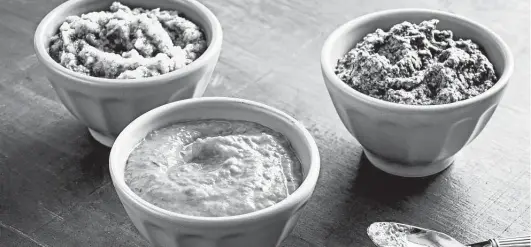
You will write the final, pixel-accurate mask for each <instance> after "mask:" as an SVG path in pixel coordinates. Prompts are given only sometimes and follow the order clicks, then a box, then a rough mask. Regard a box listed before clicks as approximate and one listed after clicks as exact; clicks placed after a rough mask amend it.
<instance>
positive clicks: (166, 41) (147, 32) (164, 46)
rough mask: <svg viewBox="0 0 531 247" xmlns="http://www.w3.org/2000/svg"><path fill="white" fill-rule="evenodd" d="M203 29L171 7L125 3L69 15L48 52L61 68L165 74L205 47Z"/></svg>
mask: <svg viewBox="0 0 531 247" xmlns="http://www.w3.org/2000/svg"><path fill="white" fill-rule="evenodd" d="M206 47H207V42H206V39H205V35H204V34H203V31H202V30H201V29H200V28H199V27H198V26H197V25H196V24H194V23H193V22H191V21H189V20H187V19H186V18H184V17H183V16H182V15H181V13H179V12H177V11H175V10H160V9H158V8H157V9H151V10H148V9H142V8H133V9H131V8H129V7H127V6H125V5H123V4H121V3H119V2H114V3H113V4H112V5H111V6H110V8H109V11H98V12H90V13H86V14H82V15H81V16H69V17H67V18H66V20H65V22H64V23H63V24H62V25H61V26H60V27H59V32H58V33H57V34H56V35H54V36H53V37H52V38H51V41H50V47H49V53H50V56H51V57H52V58H53V59H54V60H55V61H57V62H58V63H60V64H61V65H62V66H64V67H65V68H67V69H69V70H72V71H75V72H78V73H82V74H85V75H90V76H94V77H103V78H111V79H135V78H143V77H151V76H156V75H161V74H166V73H168V72H171V71H175V70H178V69H180V68H182V67H184V66H186V65H188V64H190V63H191V62H192V61H194V60H196V59H197V58H198V57H199V56H201V54H202V53H203V52H204V51H205V49H206Z"/></svg>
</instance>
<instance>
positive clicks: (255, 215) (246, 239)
mask: <svg viewBox="0 0 531 247" xmlns="http://www.w3.org/2000/svg"><path fill="white" fill-rule="evenodd" d="M200 119H226V120H245V121H252V122H256V123H259V124H262V125H264V126H266V127H269V128H271V129H273V130H275V131H278V132H280V133H282V134H283V135H284V136H286V137H287V138H288V140H289V141H290V143H291V145H292V147H293V148H294V150H295V152H296V154H297V156H298V157H299V159H300V161H301V164H302V170H303V175H304V180H303V182H302V184H301V186H300V187H299V188H298V189H297V190H296V191H295V192H294V193H293V194H291V195H289V196H288V197H287V198H286V199H284V200H282V201H280V202H279V203H277V204H274V205H273V206H271V207H268V208H265V209H261V210H258V211H255V212H252V213H247V214H242V215H237V216H228V217H197V216H188V215H183V214H179V213H174V212H170V211H167V210H165V209H162V208H159V207H157V206H155V205H153V204H150V203H149V202H147V201H145V200H143V199H142V198H140V197H139V196H138V195H136V194H135V193H134V192H133V191H132V190H131V189H130V188H129V187H128V186H127V184H126V183H125V180H124V169H125V165H126V161H127V159H128V157H129V154H130V153H131V151H132V150H133V148H134V147H135V146H136V145H137V143H138V142H139V141H141V140H142V139H143V138H144V137H145V136H146V135H147V134H148V133H149V132H151V131H153V130H156V129H159V128H161V127H165V126H168V125H170V124H172V123H176V122H180V121H187V120H200ZM109 166H110V173H111V178H112V182H113V185H114V187H115V189H116V192H117V193H118V196H119V198H120V201H121V202H122V204H123V206H124V208H125V210H126V211H127V214H128V215H129V217H130V218H131V220H132V221H133V223H134V225H135V226H136V227H137V229H138V230H139V231H140V233H141V234H142V235H143V236H144V237H145V238H146V239H148V240H149V242H150V243H151V244H152V245H153V246H164V247H201V246H204V247H249V246H253V247H273V246H278V245H279V244H280V242H281V241H282V240H283V239H284V238H286V237H287V236H288V234H289V233H290V232H291V230H292V229H293V227H294V226H295V223H296V222H297V219H298V218H299V215H300V213H301V210H302V209H303V207H304V206H305V205H306V203H307V202H308V200H309V199H310V197H311V196H312V193H313V190H314V188H315V184H316V182H317V178H318V176H319V167H320V161H319V151H318V150H317V145H316V144H315V141H314V139H313V138H312V136H311V135H310V133H309V132H308V131H307V130H306V129H305V128H304V126H303V125H302V124H301V123H299V122H297V121H296V120H295V119H293V118H292V117H290V116H289V115H287V114H285V113H283V112H281V111H279V110H276V109H274V108H271V107H269V106H266V105H263V104H260V103H256V102H252V101H248V100H242V99H236V98H223V97H207V98H196V99H187V100H182V101H178V102H173V103H169V104H167V105H164V106H160V107H158V108H155V109H153V110H151V111H149V112H147V113H145V114H144V115H142V116H140V117H139V118H138V119H136V120H134V121H133V122H132V123H131V124H129V126H127V127H126V128H125V129H124V130H123V131H122V133H121V134H120V135H119V136H118V138H117V139H116V142H115V143H114V145H113V147H112V149H111V154H110V160H109Z"/></svg>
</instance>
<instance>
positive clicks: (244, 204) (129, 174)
mask: <svg viewBox="0 0 531 247" xmlns="http://www.w3.org/2000/svg"><path fill="white" fill-rule="evenodd" d="M301 169H302V168H301V164H300V161H299V159H298V158H297V156H296V155H295V152H294V151H293V149H292V147H291V145H290V143H289V141H288V140H287V139H286V138H285V137H284V136H283V135H282V134H280V133H278V132H276V131H273V130H271V129H269V128H267V127H265V126H262V125H260V124H257V123H253V122H247V121H233V120H197V121H188V122H180V123H176V124H173V125H170V126H167V127H164V128H161V129H158V130H155V131H153V132H151V133H149V134H148V135H147V136H146V137H145V138H144V139H143V140H142V141H140V143H139V144H138V145H137V146H136V147H135V148H134V150H133V151H132V152H131V154H130V156H129V159H128V161H127V164H126V167H125V182H126V183H127V185H128V186H129V187H130V188H131V189H132V190H133V191H134V192H135V193H136V194H137V195H139V196H140V197H141V198H143V199H144V200H146V201H148V202H150V203H152V204H154V205H156V206H158V207H161V208H163V209H166V210H169V211H172V212H176V213H182V214H186V215H193V216H213V217H216V216H232V215H240V214H245V213H250V212H253V211H257V210H260V209H263V208H266V207H269V206H271V205H273V204H275V203H278V202H280V201H281V200H283V199H284V198H286V197H287V196H288V195H289V194H291V193H293V192H294V191H295V190H296V189H297V188H298V187H299V186H300V184H301V183H302V180H303V178H302V170H301Z"/></svg>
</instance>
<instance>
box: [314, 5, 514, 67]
mask: <svg viewBox="0 0 531 247" xmlns="http://www.w3.org/2000/svg"><path fill="white" fill-rule="evenodd" d="M430 19H438V20H439V21H440V22H439V24H438V25H437V29H439V30H442V29H444V30H451V31H452V32H453V33H454V39H456V38H463V39H471V40H472V41H473V42H475V43H477V44H479V45H480V46H481V47H482V48H483V49H484V51H485V52H486V55H487V57H488V58H489V60H490V61H491V62H492V64H493V65H494V68H495V70H496V73H497V76H498V77H501V75H502V73H503V72H504V71H505V69H506V67H507V61H508V60H509V59H508V56H509V54H507V53H505V52H503V51H504V50H505V48H504V47H502V44H501V43H500V40H499V39H498V38H497V37H496V36H495V35H493V33H491V32H490V31H488V30H486V29H485V28H484V27H482V26H480V25H479V24H477V23H474V22H471V21H469V20H466V19H464V18H461V17H459V16H455V15H451V14H446V13H443V12H438V11H431V10H415V9H412V10H410V9H405V10H393V11H384V12H380V13H374V14H369V15H366V16H363V17H360V18H358V19H355V20H353V21H351V22H348V23H347V24H345V25H343V26H341V27H339V28H338V29H337V30H336V32H334V33H333V34H332V35H331V41H332V43H333V44H332V45H330V47H329V48H330V49H329V50H328V54H327V56H326V57H324V58H323V61H325V62H326V64H325V66H328V67H331V69H332V70H333V69H334V68H335V66H336V63H337V60H338V59H339V58H341V57H343V56H344V55H345V54H346V53H347V52H348V51H349V50H351V49H352V48H354V46H355V45H356V43H358V42H360V41H361V40H362V39H363V37H364V36H365V35H367V34H368V33H371V32H374V31H375V30H376V29H378V28H380V29H383V30H384V31H387V30H389V29H390V28H391V27H392V26H394V25H395V24H398V23H401V22H403V21H409V22H412V23H417V24H418V23H420V22H422V21H424V20H430Z"/></svg>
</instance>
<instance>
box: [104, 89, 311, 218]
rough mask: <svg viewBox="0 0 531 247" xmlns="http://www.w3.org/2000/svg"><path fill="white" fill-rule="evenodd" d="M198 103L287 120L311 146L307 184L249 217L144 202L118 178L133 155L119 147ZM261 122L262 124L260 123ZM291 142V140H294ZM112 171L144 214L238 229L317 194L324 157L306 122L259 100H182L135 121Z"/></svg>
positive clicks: (126, 131) (113, 151)
mask: <svg viewBox="0 0 531 247" xmlns="http://www.w3.org/2000/svg"><path fill="white" fill-rule="evenodd" d="M198 103H216V104H241V105H246V107H249V109H250V110H251V111H254V110H261V111H260V112H261V113H264V114H266V115H267V117H269V118H277V119H279V121H286V122H288V123H289V124H290V127H291V128H293V130H294V131H297V132H299V134H301V137H302V139H301V141H303V142H304V143H305V144H306V145H307V146H308V147H309V153H310V160H309V162H310V165H309V169H308V173H307V174H306V177H305V178H304V180H303V182H302V183H301V185H300V186H299V188H297V190H295V192H293V193H292V194H290V195H288V196H287V197H286V198H284V199H283V200H282V201H280V202H278V203H276V204H274V205H272V206H269V207H266V208H263V209H260V210H257V211H254V212H250V213H246V214H240V215H234V216H222V217H207V216H191V215H186V214H181V213H176V212H173V211H169V210H166V209H163V208H160V207H158V206H155V205H154V204H152V203H149V202H148V201H146V200H144V199H142V198H141V197H140V196H138V195H137V194H136V193H134V192H133V191H132V190H131V188H129V186H127V184H126V183H125V179H118V177H119V176H121V177H124V175H123V174H117V173H118V171H117V170H116V169H115V168H114V166H116V164H117V163H118V158H119V157H123V156H124V155H129V154H130V151H128V152H129V153H127V154H124V153H119V150H117V148H116V147H118V146H120V145H121V144H122V143H124V142H126V141H127V140H126V139H125V138H126V136H128V135H132V133H133V132H134V131H135V130H136V129H138V128H141V127H142V126H145V125H148V124H149V123H152V122H153V121H156V120H157V119H159V118H160V117H163V116H165V115H168V114H175V113H176V112H177V111H178V109H179V108H190V107H194V105H196V104H198ZM257 123H258V122H257ZM290 141H291V140H290ZM109 171H110V174H111V179H112V181H113V185H114V187H115V189H116V190H119V191H120V192H122V193H123V194H124V195H125V196H126V197H128V199H129V200H131V201H133V203H135V204H136V205H137V206H138V207H140V208H141V209H142V210H143V211H149V213H151V214H155V215H156V216H158V217H161V218H165V219H167V220H170V221H177V222H182V223H188V224H207V223H208V224H209V226H211V227H220V226H235V225H239V224H242V223H244V222H251V221H254V220H259V219H264V218H270V217H274V216H275V215H276V214H277V213H278V212H282V211H285V210H289V209H290V208H293V207H294V206H295V205H297V204H298V203H300V202H302V201H305V200H307V199H308V198H309V197H310V196H311V195H312V193H313V190H314V188H315V185H316V184H317V180H318V177H319V172H320V155H319V150H318V147H317V144H316V143H315V140H314V139H313V137H312V136H311V134H310V132H309V131H308V130H307V129H306V128H305V127H304V125H303V124H302V123H300V122H299V121H297V120H296V119H295V118H293V117H291V116H290V115H288V114H286V113H284V112H282V111H280V110H278V109H276V108H273V107H271V106H268V105H265V104H263V103H259V102H256V101H251V100H246V99H241V98H230V97H204V98H192V99H186V100H181V101H176V102H173V103H169V104H165V105H162V106H159V107H157V108H154V109H152V110H150V111H148V112H147V113H145V114H143V115H141V116H140V117H138V118H137V119H135V120H134V121H133V122H131V123H130V124H129V125H128V126H127V127H126V128H125V129H124V130H123V131H122V132H121V133H120V135H119V136H118V137H117V138H116V141H115V142H114V145H113V147H112V148H111V152H110V155H109Z"/></svg>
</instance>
